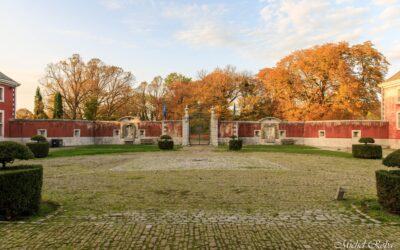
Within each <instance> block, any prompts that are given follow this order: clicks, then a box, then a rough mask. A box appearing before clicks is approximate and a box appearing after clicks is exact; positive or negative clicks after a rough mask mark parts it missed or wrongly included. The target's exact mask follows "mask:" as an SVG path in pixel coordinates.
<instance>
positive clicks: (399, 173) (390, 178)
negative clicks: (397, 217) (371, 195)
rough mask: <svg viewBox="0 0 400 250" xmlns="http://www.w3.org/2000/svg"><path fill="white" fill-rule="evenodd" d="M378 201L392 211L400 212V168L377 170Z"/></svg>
mask: <svg viewBox="0 0 400 250" xmlns="http://www.w3.org/2000/svg"><path fill="white" fill-rule="evenodd" d="M375 176H376V189H377V194H378V201H379V203H380V204H381V205H382V207H383V208H384V209H385V210H387V211H388V212H390V213H394V214H400V170H392V171H386V170H378V171H376V172H375Z"/></svg>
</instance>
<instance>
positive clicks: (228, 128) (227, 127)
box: [218, 121, 235, 138]
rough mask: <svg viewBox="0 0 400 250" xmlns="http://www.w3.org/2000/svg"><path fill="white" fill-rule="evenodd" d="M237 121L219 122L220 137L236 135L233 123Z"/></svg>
mask: <svg viewBox="0 0 400 250" xmlns="http://www.w3.org/2000/svg"><path fill="white" fill-rule="evenodd" d="M234 123H235V122H225V121H219V122H218V138H228V137H231V136H233V135H234V131H233V124H234Z"/></svg>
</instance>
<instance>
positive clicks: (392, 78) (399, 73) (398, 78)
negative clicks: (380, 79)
mask: <svg viewBox="0 0 400 250" xmlns="http://www.w3.org/2000/svg"><path fill="white" fill-rule="evenodd" d="M395 80H400V71H399V72H397V73H396V74H394V75H393V76H392V77H390V78H389V79H387V80H386V81H387V82H391V81H395Z"/></svg>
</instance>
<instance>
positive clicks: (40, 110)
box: [33, 87, 48, 119]
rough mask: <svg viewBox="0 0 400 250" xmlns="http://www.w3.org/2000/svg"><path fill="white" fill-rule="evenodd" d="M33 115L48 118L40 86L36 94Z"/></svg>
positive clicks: (36, 117) (37, 117) (38, 117)
mask: <svg viewBox="0 0 400 250" xmlns="http://www.w3.org/2000/svg"><path fill="white" fill-rule="evenodd" d="M33 117H34V118H35V119H47V118H48V117H47V115H46V113H45V112H44V103H43V97H42V93H41V92H40V88H39V87H37V89H36V94H35V103H34V108H33Z"/></svg>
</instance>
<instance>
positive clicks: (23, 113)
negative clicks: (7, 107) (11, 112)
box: [16, 108, 34, 119]
mask: <svg viewBox="0 0 400 250" xmlns="http://www.w3.org/2000/svg"><path fill="white" fill-rule="evenodd" d="M16 117H17V119H33V118H34V116H33V113H32V112H31V111H29V109H26V108H21V109H18V110H17V112H16Z"/></svg>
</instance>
